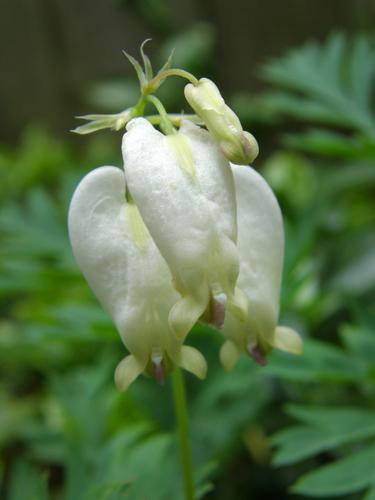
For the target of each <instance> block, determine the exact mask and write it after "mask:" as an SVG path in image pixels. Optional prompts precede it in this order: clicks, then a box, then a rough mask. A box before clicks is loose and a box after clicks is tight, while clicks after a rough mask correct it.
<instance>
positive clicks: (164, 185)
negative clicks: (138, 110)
mask: <svg viewBox="0 0 375 500" xmlns="http://www.w3.org/2000/svg"><path fill="white" fill-rule="evenodd" d="M127 130H128V132H127V133H126V134H125V135H124V138H123V146H122V149H123V157H124V168H125V176H126V180H127V183H128V185H129V189H130V192H131V194H132V197H133V199H134V201H135V203H136V205H137V207H138V208H139V211H140V213H141V215H142V217H143V219H144V221H145V224H146V226H147V227H148V230H149V231H150V233H151V235H152V237H153V239H154V241H155V243H156V245H157V246H158V248H159V250H160V252H161V253H162V255H163V257H164V258H165V260H166V261H167V263H168V266H169V268H170V270H171V272H172V274H173V277H174V281H175V286H176V288H177V290H178V291H179V292H180V294H181V299H180V300H179V301H178V302H177V303H176V304H175V307H174V308H173V309H172V311H171V314H170V322H171V326H172V328H173V329H174V331H175V332H176V334H177V335H178V336H179V337H184V336H185V335H186V334H187V333H188V331H189V330H190V328H191V327H192V326H193V324H194V323H195V322H196V321H197V319H198V318H199V317H200V316H201V315H202V313H203V312H204V310H205V309H206V307H207V305H208V303H209V300H210V296H211V294H213V295H218V294H220V293H225V294H227V295H229V296H230V297H231V296H232V295H233V293H234V285H235V282H236V278H237V275H238V256H237V249H236V246H235V239H236V205H235V193H234V183H233V177H232V172H231V170H230V168H229V164H228V162H227V161H226V160H225V159H224V158H223V157H222V155H221V154H220V151H219V150H218V148H217V146H216V144H215V143H214V141H213V140H212V139H211V138H210V136H209V134H208V133H207V132H206V131H204V130H202V129H199V128H198V127H196V126H194V125H189V124H184V125H183V126H182V129H181V131H180V132H179V133H178V135H176V136H164V135H163V134H161V133H160V132H158V131H157V130H155V129H154V128H153V127H152V126H151V125H150V124H149V123H148V122H147V121H146V120H144V119H142V118H138V119H135V120H132V121H131V122H130V123H129V124H128V126H127Z"/></svg>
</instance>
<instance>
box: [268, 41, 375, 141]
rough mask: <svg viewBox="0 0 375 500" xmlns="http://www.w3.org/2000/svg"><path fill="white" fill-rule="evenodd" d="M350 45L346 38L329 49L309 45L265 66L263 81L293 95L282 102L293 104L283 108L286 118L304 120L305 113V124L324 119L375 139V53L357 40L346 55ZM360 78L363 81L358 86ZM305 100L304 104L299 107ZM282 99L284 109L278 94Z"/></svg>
mask: <svg viewBox="0 0 375 500" xmlns="http://www.w3.org/2000/svg"><path fill="white" fill-rule="evenodd" d="M347 45H348V44H347V42H346V41H345V38H344V36H343V35H342V34H334V35H332V36H331V37H329V38H328V40H327V41H326V43H325V44H322V45H318V44H316V43H309V44H307V45H305V46H304V47H302V48H300V49H294V50H292V51H290V52H288V53H287V54H286V55H285V56H284V57H282V58H280V59H276V60H273V61H271V62H269V63H267V64H266V65H265V66H264V67H263V70H262V75H263V77H264V78H265V79H266V80H267V81H269V82H271V83H273V84H276V85H278V86H281V87H284V88H285V89H288V90H289V92H285V98H284V99H288V100H289V109H288V107H287V106H286V103H285V102H284V103H282V105H283V106H284V110H285V112H286V113H287V114H289V115H293V113H296V115H297V117H298V118H302V117H303V115H302V113H303V111H305V113H306V115H305V117H306V120H316V121H319V120H320V119H321V118H323V121H325V122H326V123H327V122H329V121H331V122H332V123H339V124H341V125H343V126H345V127H347V126H349V127H350V128H352V129H354V130H358V131H361V132H363V133H364V134H366V135H373V134H374V132H375V120H374V116H373V114H372V113H371V101H370V99H371V88H372V81H373V78H374V71H375V64H374V47H373V44H372V43H370V42H369V41H367V40H366V39H364V38H360V39H356V41H355V42H354V45H353V49H352V51H349V50H347ZM361 78H362V80H363V81H360V82H359V83H357V82H358V80H361ZM293 92H294V93H296V94H297V95H294V93H293ZM301 94H302V96H303V99H305V101H301ZM278 99H279V103H280V92H279V98H278ZM293 101H294V102H293ZM271 105H272V102H271ZM298 105H300V109H298ZM323 107H325V109H326V111H324V110H323ZM314 115H315V116H314Z"/></svg>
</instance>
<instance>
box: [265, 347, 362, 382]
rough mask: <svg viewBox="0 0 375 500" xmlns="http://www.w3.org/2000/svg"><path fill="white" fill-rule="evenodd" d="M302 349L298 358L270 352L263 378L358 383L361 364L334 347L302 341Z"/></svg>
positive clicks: (360, 377)
mask: <svg viewBox="0 0 375 500" xmlns="http://www.w3.org/2000/svg"><path fill="white" fill-rule="evenodd" d="M303 349H304V350H303V354H302V355H301V356H293V355H289V354H286V353H282V352H277V351H274V352H273V353H272V354H271V355H270V358H269V359H270V363H269V366H268V367H267V375H274V376H277V377H282V378H285V379H287V380H294V381H298V382H312V381H330V382H336V383H348V382H355V381H357V382H358V381H360V380H361V379H362V378H363V376H364V375H365V370H364V367H363V365H362V364H361V363H360V362H358V360H354V359H352V357H350V356H349V355H347V354H346V353H345V352H344V351H343V350H342V349H340V348H338V347H336V346H333V345H330V344H328V343H324V342H319V341H316V340H310V339H304V341H303Z"/></svg>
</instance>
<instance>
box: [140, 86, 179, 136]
mask: <svg viewBox="0 0 375 500" xmlns="http://www.w3.org/2000/svg"><path fill="white" fill-rule="evenodd" d="M146 99H147V100H148V101H149V102H151V104H153V105H154V106H155V108H156V109H157V111H158V113H159V115H160V126H161V127H162V129H163V132H164V133H165V134H166V135H172V134H175V133H176V131H175V129H174V128H173V125H172V123H171V121H170V119H169V117H168V113H167V112H166V110H165V108H164V106H163V104H162V103H161V101H160V100H159V99H158V98H157V97H155V96H154V95H148V96H147V98H146Z"/></svg>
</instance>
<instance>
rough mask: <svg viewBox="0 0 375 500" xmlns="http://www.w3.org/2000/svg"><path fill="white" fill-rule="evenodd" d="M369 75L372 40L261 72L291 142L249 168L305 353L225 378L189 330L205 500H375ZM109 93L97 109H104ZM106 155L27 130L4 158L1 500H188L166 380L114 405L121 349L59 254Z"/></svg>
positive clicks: (264, 112) (274, 119)
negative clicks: (275, 204) (282, 254)
mask: <svg viewBox="0 0 375 500" xmlns="http://www.w3.org/2000/svg"><path fill="white" fill-rule="evenodd" d="M147 3H148V2H142V4H147ZM179 37H180V38H179ZM179 37H177V38H175V40H174V41H172V40H169V41H168V43H167V44H166V45H165V47H163V49H162V50H161V52H162V55H161V56H160V57H161V59H164V52H163V51H165V52H166V53H169V49H170V47H169V45H170V44H171V43H173V44H174V45H177V49H178V47H181V51H180V54H182V55H180V56H179V55H178V54H179V51H178V50H176V57H177V59H178V58H179V57H181V58H182V56H183V55H184V50H185V53H187V52H186V47H187V46H189V44H186V43H185V41H186V39H185V38H186V37H187V38H188V39H189V40H195V41H196V43H195V44H194V43H192V44H191V46H192V47H193V48H194V47H195V48H196V49H194V50H197V53H196V54H195V56H194V54H193V55H192V54H191V53H190V55H189V54H187V56H186V57H188V56H189V57H190V60H191V61H194V64H197V61H201V63H202V64H205V60H204V59H202V58H200V57H198V54H200V53H201V54H207V53H208V52H207V51H208V50H209V49H208V47H209V44H210V43H212V37H211V35H210V33H209V30H207V29H205V28H204V27H202V26H200V27H197V28H194V29H193V30H191V31H190V32H188V33H185V34H183V35H180V36H179ZM184 37H185V38H184ZM189 37H190V38H189ZM181 40H182V41H181ZM184 40H185V41H184ZM202 47H203V48H204V47H206V52H205V51H204V50H203V49H202ZM374 60H375V50H374V47H373V46H372V44H371V43H370V42H368V41H366V40H365V39H363V38H359V39H357V40H354V42H353V44H352V47H351V51H349V52H348V50H347V44H346V42H345V40H344V38H343V37H342V36H334V37H333V38H331V39H330V40H328V42H327V43H326V44H325V45H322V46H318V45H313V46H308V47H304V48H302V49H298V50H295V51H293V52H292V53H290V54H287V55H286V56H285V57H283V58H281V59H278V60H276V61H273V62H271V63H269V64H267V65H266V67H265V69H264V75H265V77H266V78H267V79H268V80H270V81H272V83H273V84H274V85H276V87H277V89H278V90H277V91H273V92H269V93H268V94H267V95H265V96H262V97H261V99H258V102H257V103H256V108H257V110H258V111H259V116H264V117H266V118H267V119H265V120H264V123H267V124H268V125H267V126H268V129H269V130H270V131H272V130H274V127H273V124H274V123H276V124H279V123H285V122H287V124H288V126H290V127H292V130H291V132H290V133H289V134H287V136H282V137H281V141H282V148H281V149H280V151H278V152H277V153H276V154H274V155H273V156H271V157H270V158H268V159H267V160H266V161H264V162H263V164H262V161H261V160H260V165H259V168H260V170H261V171H262V173H263V174H264V175H265V176H266V177H267V179H268V180H269V182H270V183H271V184H272V186H273V188H274V190H275V191H276V193H277V195H278V197H279V200H280V203H281V205H282V208H283V211H284V214H285V226H286V233H287V237H286V240H287V248H286V265H285V276H284V285H283V293H282V315H283V318H282V322H283V323H284V324H288V323H289V324H291V325H292V326H294V327H295V328H297V329H298V330H299V331H301V332H302V333H303V334H304V336H305V352H304V355H303V356H302V357H300V358H295V357H291V356H288V355H284V354H282V353H274V354H272V356H271V359H270V363H269V366H268V367H267V368H265V369H260V368H257V367H254V366H252V365H251V363H250V361H249V360H246V359H242V360H241V362H240V363H239V365H238V366H237V367H236V369H235V370H233V372H231V373H230V374H226V373H224V372H223V370H222V369H221V367H220V366H219V363H218V359H217V358H218V351H219V348H220V343H221V340H220V336H219V335H218V334H217V333H216V332H213V331H211V330H209V329H208V328H205V327H203V326H200V327H196V328H195V329H194V330H193V332H192V334H191V340H190V343H191V344H192V345H195V346H197V347H198V348H199V349H200V350H201V351H202V352H204V353H205V356H206V357H207V358H208V361H209V367H210V371H209V374H208V378H207V380H206V381H205V382H203V383H202V382H198V381H196V380H194V379H193V378H190V377H188V378H187V382H188V396H189V406H190V417H191V435H192V440H193V455H194V464H195V474H196V476H195V481H196V484H197V491H198V496H199V498H203V497H204V498H207V499H209V498H215V499H217V500H221V499H225V500H229V499H236V500H239V499H241V498H244V499H245V498H249V496H250V492H251V495H252V496H254V498H257V494H258V492H259V497H263V498H264V497H265V496H267V495H268V497H269V498H279V499H283V498H286V493H285V490H286V489H287V487H288V486H289V485H290V484H291V483H293V482H294V485H293V486H292V490H293V492H294V493H296V494H299V495H305V496H323V497H329V496H332V495H335V496H340V497H343V496H344V495H347V494H352V493H356V492H359V493H361V492H363V491H364V490H366V491H367V493H366V494H367V497H366V499H367V500H369V499H371V498H374V497H375V493H374V491H375V478H374V475H373V470H372V463H373V458H374V456H375V425H374V422H375V408H374V406H373V403H372V401H373V396H374V392H375V376H374V374H375V356H374V354H375V334H374V328H375V315H374V313H373V311H372V310H371V306H372V304H373V299H374V295H375V286H374V282H375V262H374V255H375V252H374V250H375V239H374V234H373V231H371V224H373V223H374V214H375V202H374V197H373V191H374V185H375V167H374V161H375V150H374V148H373V146H372V144H373V130H374V129H375V121H374V116H373V115H372V114H371V112H370V109H371V106H370V97H371V91H372V89H373V87H372V77H373V66H372V62H371V61H374ZM176 63H179V64H181V65H182V66H184V67H185V68H186V69H190V70H194V68H192V67H191V66H190V65H189V63H185V62H184V61H181V60H177V61H176ZM355 74H356V75H357V76H358V75H360V76H361V78H357V80H360V81H357V80H356V79H355V78H354V76H355ZM128 83H129V82H127V83H126V85H127V84H128ZM126 85H125V87H126ZM130 85H131V83H130ZM173 85H174V84H173ZM166 87H167V84H166V86H165V87H163V88H162V89H160V90H161V91H162V90H163V89H164V88H166ZM115 90H116V88H115V87H114V86H111V85H108V84H106V85H102V86H100V85H99V86H97V87H96V88H95V89H93V90H92V91H91V93H90V96H91V99H93V100H96V101H98V102H99V101H102V102H103V104H104V103H105V102H108V100H109V99H112V100H113V101H114V100H115V96H116V95H117V94H116V92H117V90H116V91H115ZM121 95H122V96H123V94H121ZM125 95H127V94H125ZM169 95H171V96H172V97H170V99H173V97H174V95H176V93H175V92H172V93H170V94H169ZM161 98H162V96H161ZM242 99H244V97H242ZM123 104H124V103H122V105H123ZM114 106H115V107H117V103H116V105H114ZM251 118H252V117H251V116H249V117H246V116H243V119H244V122H245V123H246V120H249V119H251ZM291 120H293V121H292V123H291V122H290V121H291ZM248 125H251V123H248ZM294 125H297V127H294ZM312 125H313V126H314V127H315V128H314V130H313V131H311V130H310V129H309V128H308V129H307V131H306V130H303V129H301V127H311V126H312ZM263 126H264V124H263ZM293 128H296V129H298V132H295V131H293ZM117 149H118V148H115V147H112V145H111V144H108V139H107V138H106V142H103V140H102V138H101V137H100V136H96V137H94V140H93V142H92V143H91V145H90V143H88V146H87V148H86V150H85V151H83V152H81V153H77V152H73V151H71V149H70V148H68V147H67V146H64V145H62V144H61V143H56V141H54V140H53V139H51V138H50V137H49V136H48V135H47V134H45V133H43V132H41V131H40V130H38V129H35V128H33V129H30V130H27V131H26V132H25V135H24V137H23V139H22V141H21V143H20V144H19V146H18V148H17V150H12V149H8V148H5V147H3V148H1V149H0V174H1V178H2V183H1V188H0V197H1V202H2V205H3V207H2V210H1V214H0V234H1V245H0V271H1V278H0V300H1V303H0V307H1V311H2V320H1V321H0V374H1V382H0V402H1V408H2V411H1V416H0V480H1V490H0V496H4V497H5V498H9V499H10V500H18V499H25V498H30V499H33V498H35V499H44V498H45V499H47V498H64V499H67V500H70V499H72V500H73V499H74V500H75V499H77V498H82V499H87V500H89V499H93V498H95V499H112V500H117V499H121V498H129V499H137V498H146V499H149V498H152V499H155V500H165V499H166V498H176V499H179V498H181V487H180V482H181V481H180V480H181V477H180V469H179V462H178V450H177V443H176V439H175V435H174V432H173V426H174V423H173V422H174V418H173V410H172V408H173V406H172V402H171V395H170V393H171V391H170V387H169V382H167V384H166V386H165V387H163V388H160V387H158V386H156V385H155V383H154V382H153V381H152V380H149V379H146V378H142V379H140V380H139V381H137V383H136V384H134V385H133V386H132V388H131V389H130V390H129V392H128V393H127V394H125V395H123V394H119V393H117V392H116V390H115V388H114V384H113V380H112V378H113V370H114V367H115V366H116V364H117V362H118V361H119V360H120V359H121V358H122V357H123V356H124V354H125V350H124V347H123V346H122V344H121V343H120V341H119V338H118V335H117V333H116V331H115V329H114V327H113V325H112V324H111V322H110V321H109V319H108V318H107V317H106V315H105V314H104V313H103V312H102V310H101V308H100V306H99V305H98V304H97V302H96V301H95V299H94V298H93V297H92V295H91V293H90V291H89V290H88V287H87V285H86V283H85V282H84V279H83V278H82V276H81V275H80V273H79V271H78V269H77V267H76V265H75V263H74V261H73V258H72V255H71V250H70V248H69V242H68V237H67V231H66V222H65V221H66V212H67V207H68V203H69V199H70V197H71V194H72V192H73V190H74V187H75V185H76V184H77V182H78V179H79V178H80V177H82V176H83V175H84V173H85V172H86V171H88V170H90V169H91V168H93V167H95V166H97V165H100V164H110V163H113V164H118V165H120V160H119V158H117V157H115V158H113V151H116V150H117ZM284 403H288V405H287V406H286V411H283V409H282V408H283V405H284ZM296 421H297V423H295V422H296ZM272 433H273V436H272V437H271V439H268V438H267V437H266V436H269V435H271V434H272ZM271 445H274V446H275V447H276V452H275V453H274V456H273V464H274V466H275V467H274V468H270V467H269V466H268V465H267V462H268V460H269V456H270V446H271ZM146 478H147V480H145V479H146ZM212 482H213V483H214V484H215V492H214V493H210V489H211V487H212V484H211V483H212Z"/></svg>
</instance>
